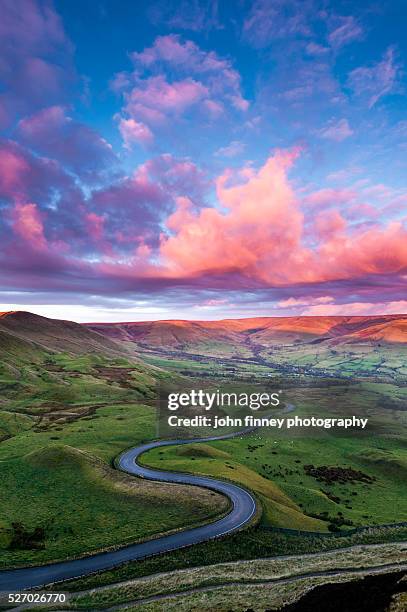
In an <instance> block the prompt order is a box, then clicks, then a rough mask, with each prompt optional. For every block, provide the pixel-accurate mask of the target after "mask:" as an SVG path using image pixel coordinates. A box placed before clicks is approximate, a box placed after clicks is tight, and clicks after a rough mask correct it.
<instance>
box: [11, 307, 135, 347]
mask: <svg viewBox="0 0 407 612" xmlns="http://www.w3.org/2000/svg"><path fill="white" fill-rule="evenodd" d="M0 350H1V352H2V354H3V356H4V353H7V352H11V353H14V354H19V355H20V356H23V355H24V352H25V351H26V352H27V353H28V355H31V356H33V354H34V353H35V352H38V351H40V352H43V351H46V352H49V351H50V352H66V353H70V354H73V355H81V354H85V353H91V352H92V353H101V354H105V355H106V354H107V355H118V354H123V353H124V352H125V350H124V348H123V346H119V345H118V344H117V343H115V342H114V341H112V340H111V339H110V338H107V337H106V336H103V335H101V334H98V333H97V332H95V331H91V330H88V329H87V328H86V327H83V326H82V325H79V324H78V323H73V322H72V321H60V320H58V319H48V318H46V317H41V316H39V315H35V314H32V313H30V312H24V311H15V312H2V313H0Z"/></svg>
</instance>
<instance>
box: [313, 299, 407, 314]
mask: <svg viewBox="0 0 407 612" xmlns="http://www.w3.org/2000/svg"><path fill="white" fill-rule="evenodd" d="M404 312H407V300H393V301H389V302H348V303H344V304H325V305H321V304H317V305H314V306H310V307H309V308H306V309H305V310H303V311H302V312H301V314H302V315H306V316H313V317H317V316H323V317H328V316H341V315H342V316H346V315H348V316H350V315H353V316H368V315H377V314H378V313H380V314H402V313H404Z"/></svg>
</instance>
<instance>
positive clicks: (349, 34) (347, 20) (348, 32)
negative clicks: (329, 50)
mask: <svg viewBox="0 0 407 612" xmlns="http://www.w3.org/2000/svg"><path fill="white" fill-rule="evenodd" d="M333 21H334V22H335V27H334V29H332V30H331V32H330V33H329V34H328V43H329V44H330V45H331V47H333V48H334V49H335V50H337V49H340V48H341V47H344V46H345V45H347V44H349V43H351V42H353V41H355V40H360V39H361V38H363V30H362V27H361V26H360V24H359V23H358V22H357V20H356V19H355V17H353V16H352V15H349V16H347V17H341V16H338V17H335V18H334V19H333Z"/></svg>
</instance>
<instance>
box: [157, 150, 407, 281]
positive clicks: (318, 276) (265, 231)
mask: <svg viewBox="0 0 407 612" xmlns="http://www.w3.org/2000/svg"><path fill="white" fill-rule="evenodd" d="M297 155H298V152H297V151H292V152H278V153H276V155H274V156H273V157H270V158H269V159H268V160H267V161H266V163H265V164H264V166H262V167H261V168H260V169H259V170H258V171H255V170H254V169H253V168H250V167H244V168H242V169H241V171H240V173H233V172H232V171H226V172H225V173H224V174H223V175H221V176H220V177H219V178H218V179H217V196H218V207H216V208H212V207H206V208H201V209H200V210H199V211H194V210H193V209H192V206H191V202H190V200H189V199H188V198H187V197H180V198H178V199H177V209H176V211H175V212H174V213H173V214H172V215H171V216H170V217H169V218H168V219H167V222H166V223H167V227H168V230H169V232H170V235H169V236H163V237H162V239H161V246H160V254H161V258H162V261H163V265H164V267H165V268H166V269H167V273H168V274H169V275H170V276H175V277H178V278H184V277H190V278H196V277H204V278H207V280H208V283H210V282H211V280H210V279H211V278H212V279H213V278H216V277H222V278H223V279H224V282H225V284H226V285H228V283H229V282H232V283H234V282H236V279H237V278H239V277H240V279H245V282H246V283H247V285H248V286H250V284H251V283H255V284H256V283H260V284H261V285H263V286H274V287H281V286H288V285H290V284H296V283H326V282H328V281H336V280H345V279H354V278H359V277H363V276H364V275H370V274H398V273H401V272H402V271H403V270H406V269H407V231H406V229H405V228H404V227H403V225H402V224H401V223H397V222H392V223H389V224H388V225H387V226H381V225H377V224H371V225H370V226H367V227H365V228H359V229H357V228H356V229H355V228H352V226H351V225H349V223H348V221H346V219H345V218H344V217H343V216H342V215H341V214H340V213H339V212H338V210H335V209H334V208H333V210H332V211H327V210H326V209H325V210H324V209H323V210H322V212H321V213H320V214H317V215H316V216H314V218H313V222H312V223H311V224H309V223H308V225H307V231H305V229H306V224H305V219H304V216H303V214H302V212H301V209H300V206H299V202H298V199H297V197H296V194H295V192H294V190H293V188H292V185H291V184H290V182H289V181H288V177H287V171H288V169H289V167H290V166H291V164H292V163H293V161H294V159H295V157H296V156H297ZM350 197H351V198H352V197H353V194H352V193H349V192H346V191H344V190H339V191H336V190H320V191H319V192H316V193H315V194H310V195H309V196H308V197H307V205H308V206H310V205H311V206H319V207H320V206H321V204H322V203H324V204H325V203H326V202H328V203H329V204H330V205H331V206H332V207H334V206H335V204H337V203H338V202H347V201H349V198H350ZM221 211H225V212H221ZM390 244H391V250H390V249H389V246H388V245H390ZM242 282H244V281H242Z"/></svg>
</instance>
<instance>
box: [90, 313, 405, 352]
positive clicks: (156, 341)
mask: <svg viewBox="0 0 407 612" xmlns="http://www.w3.org/2000/svg"><path fill="white" fill-rule="evenodd" d="M86 327H87V328H88V329H90V330H92V331H95V332H98V333H100V334H103V335H105V336H107V337H109V338H111V339H114V340H116V341H117V340H118V341H126V342H135V343H136V344H140V345H143V346H152V347H156V348H157V347H167V348H168V347H173V348H181V347H182V346H184V345H189V346H190V345H194V344H202V343H205V342H213V341H217V342H227V343H238V344H240V343H250V344H257V345H261V346H270V345H273V344H292V343H301V342H306V343H310V342H313V341H318V342H319V341H321V342H323V341H329V342H330V343H331V344H343V343H363V342H384V343H397V344H400V343H401V344H404V343H407V314H406V315H403V314H402V315H375V316H326V317H323V316H315V317H312V316H310V317H307V316H303V317H301V316H300V317H255V318H249V319H223V320H219V321H185V320H162V321H146V322H124V323H88V324H87V325H86Z"/></svg>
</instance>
